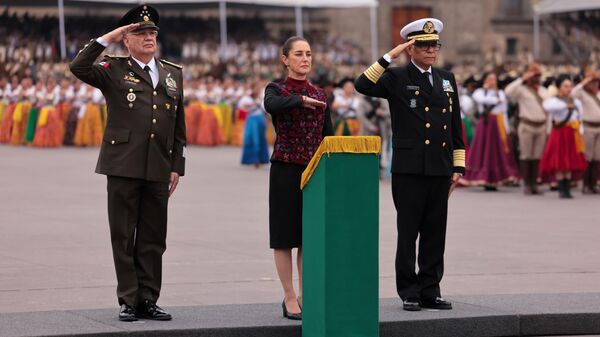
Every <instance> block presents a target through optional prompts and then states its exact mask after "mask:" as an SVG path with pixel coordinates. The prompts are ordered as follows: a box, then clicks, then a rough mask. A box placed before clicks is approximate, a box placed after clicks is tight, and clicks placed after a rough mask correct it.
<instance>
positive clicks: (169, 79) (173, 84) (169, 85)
mask: <svg viewBox="0 0 600 337" xmlns="http://www.w3.org/2000/svg"><path fill="white" fill-rule="evenodd" d="M165 83H166V84H167V88H168V89H169V90H173V91H175V90H177V82H175V80H174V79H173V78H172V77H167V78H166V79H165Z"/></svg>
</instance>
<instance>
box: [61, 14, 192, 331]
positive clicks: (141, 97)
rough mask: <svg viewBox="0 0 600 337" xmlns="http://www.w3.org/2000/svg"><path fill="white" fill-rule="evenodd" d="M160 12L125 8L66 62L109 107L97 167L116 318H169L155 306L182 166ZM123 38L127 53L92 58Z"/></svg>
mask: <svg viewBox="0 0 600 337" xmlns="http://www.w3.org/2000/svg"><path fill="white" fill-rule="evenodd" d="M157 24H158V13H157V12H156V10H155V9H154V8H152V7H150V6H139V7H136V8H134V9H132V10H130V11H129V12H128V13H127V14H125V16H123V18H122V19H121V20H120V22H119V27H120V28H117V29H115V30H113V31H112V32H110V33H107V34H105V35H104V36H102V37H100V38H98V39H95V40H92V41H91V42H89V43H88V44H87V45H85V47H84V48H83V49H82V50H81V51H80V52H79V54H78V55H77V56H76V57H75V59H74V60H73V62H72V63H71V71H72V72H73V74H74V75H75V76H76V77H77V78H79V79H80V80H82V81H84V82H86V83H88V84H90V85H92V86H94V87H96V88H98V89H100V90H102V93H103V94H104V97H105V98H106V103H107V106H108V117H107V121H106V129H105V130H104V137H103V142H102V146H101V149H100V156H99V158H98V165H97V166H96V172H97V173H100V174H105V175H107V180H108V182H107V191H108V218H109V224H110V235H111V240H112V250H113V258H114V263H115V269H116V273H117V282H118V285H117V297H118V300H119V304H120V305H121V308H120V312H119V319H120V320H123V321H133V320H136V319H137V318H138V317H142V318H149V319H155V320H169V319H171V315H170V314H169V313H167V312H165V311H164V310H163V309H161V308H160V307H158V306H157V305H156V301H157V300H158V297H159V295H160V289H161V278H162V255H163V253H164V251H165V249H166V234H167V204H168V200H169V196H170V195H171V193H173V191H174V190H175V187H176V186H177V183H178V181H179V177H180V176H183V174H184V167H185V145H186V136H185V118H184V112H183V88H182V79H183V77H182V70H181V67H180V66H178V65H175V64H172V63H170V62H167V61H164V60H157V59H156V58H155V57H154V54H155V52H156V37H157V34H158V26H157ZM121 40H122V41H123V43H124V44H125V46H126V47H127V49H128V50H129V53H130V54H131V55H130V56H110V55H107V56H104V58H103V59H101V60H100V62H96V59H97V58H98V56H100V54H101V53H102V52H103V50H104V49H105V47H107V46H108V45H109V44H110V43H116V42H119V41H121Z"/></svg>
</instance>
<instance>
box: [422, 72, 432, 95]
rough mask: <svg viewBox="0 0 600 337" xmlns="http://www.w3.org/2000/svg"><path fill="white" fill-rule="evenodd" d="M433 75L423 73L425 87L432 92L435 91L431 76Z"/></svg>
mask: <svg viewBox="0 0 600 337" xmlns="http://www.w3.org/2000/svg"><path fill="white" fill-rule="evenodd" d="M430 75H431V73H430V72H428V71H425V72H423V79H424V80H425V85H426V87H427V89H428V91H431V90H432V89H433V86H432V85H431V79H430V77H429V76H430Z"/></svg>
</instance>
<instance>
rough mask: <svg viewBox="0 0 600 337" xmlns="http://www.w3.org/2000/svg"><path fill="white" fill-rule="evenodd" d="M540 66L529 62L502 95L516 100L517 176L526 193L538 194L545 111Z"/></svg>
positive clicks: (544, 134)
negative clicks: (518, 170)
mask: <svg viewBox="0 0 600 337" xmlns="http://www.w3.org/2000/svg"><path fill="white" fill-rule="evenodd" d="M541 76H542V70H541V67H540V65H539V64H537V63H532V64H530V65H529V68H528V69H527V72H525V74H523V76H521V77H520V78H517V79H516V80H514V81H513V82H511V83H510V84H509V85H508V86H507V87H506V89H505V92H506V95H507V96H508V98H510V99H511V100H513V101H516V102H517V103H518V104H519V126H518V130H517V133H518V136H519V159H520V161H521V163H520V164H521V165H520V166H521V176H522V177H523V182H524V184H525V189H524V193H525V194H527V195H533V194H541V191H540V190H539V189H538V187H537V180H538V171H539V163H540V158H541V156H542V152H543V151H544V144H545V142H546V121H547V114H546V112H545V111H544V108H543V106H542V101H543V98H542V97H543V96H544V94H545V92H544V91H545V89H544V88H543V87H541V86H540V80H541Z"/></svg>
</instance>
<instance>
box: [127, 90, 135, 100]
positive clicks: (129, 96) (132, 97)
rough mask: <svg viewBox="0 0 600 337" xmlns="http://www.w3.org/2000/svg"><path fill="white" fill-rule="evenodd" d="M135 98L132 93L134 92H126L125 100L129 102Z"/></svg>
mask: <svg viewBox="0 0 600 337" xmlns="http://www.w3.org/2000/svg"><path fill="white" fill-rule="evenodd" d="M135 99H136V97H135V94H134V93H132V92H130V93H128V94H127V100H128V101H129V102H134V101H135Z"/></svg>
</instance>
